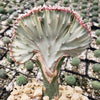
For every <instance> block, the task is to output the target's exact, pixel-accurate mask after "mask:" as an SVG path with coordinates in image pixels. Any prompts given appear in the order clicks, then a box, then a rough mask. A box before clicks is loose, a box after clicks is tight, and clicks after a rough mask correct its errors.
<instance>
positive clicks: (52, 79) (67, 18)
mask: <svg viewBox="0 0 100 100" xmlns="http://www.w3.org/2000/svg"><path fill="white" fill-rule="evenodd" d="M89 33H90V30H89V29H88V28H87V26H86V25H85V24H84V23H83V21H82V20H81V19H80V16H79V15H78V14H77V13H75V12H73V11H71V10H70V9H68V8H65V7H60V6H52V7H51V6H45V5H44V6H43V7H35V8H33V10H31V11H29V12H28V13H27V14H25V15H22V16H21V17H19V25H18V27H17V28H16V32H15V34H16V35H14V36H13V39H12V45H11V48H10V51H11V56H12V58H13V59H14V60H15V61H16V62H18V63H25V62H27V61H28V60H30V59H31V58H33V56H34V55H35V56H36V57H35V58H36V59H35V60H36V62H37V65H38V66H39V67H40V69H41V71H42V75H43V78H44V86H45V87H46V91H45V92H44V95H48V96H49V98H50V100H51V99H52V98H53V97H54V96H57V95H58V94H59V86H58V81H57V78H58V73H59V70H60V67H61V65H62V63H63V60H64V58H65V57H67V56H72V57H74V56H76V55H78V54H80V53H81V52H82V51H83V50H85V49H86V48H87V47H88V46H89V43H90V40H91V39H90V34H89Z"/></svg>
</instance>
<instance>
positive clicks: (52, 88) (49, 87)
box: [37, 56, 65, 100]
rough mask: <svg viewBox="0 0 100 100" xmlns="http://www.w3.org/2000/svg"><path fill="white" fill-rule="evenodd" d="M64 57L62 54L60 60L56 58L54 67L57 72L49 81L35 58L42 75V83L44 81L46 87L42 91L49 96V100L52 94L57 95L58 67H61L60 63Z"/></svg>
mask: <svg viewBox="0 0 100 100" xmlns="http://www.w3.org/2000/svg"><path fill="white" fill-rule="evenodd" d="M64 58H65V56H63V57H62V58H61V59H60V60H58V61H59V62H57V67H56V70H57V74H56V75H55V76H54V77H51V79H52V81H51V82H49V81H48V79H46V77H45V73H44V71H43V69H42V65H41V62H40V61H39V60H38V59H37V64H38V66H39V67H40V68H41V71H42V76H43V83H44V86H45V88H46V91H44V95H47V96H49V99H50V100H51V99H52V98H53V97H54V96H58V95H59V84H58V73H59V70H60V67H61V65H62V63H63V61H64ZM49 77H50V76H49ZM49 77H48V78H49Z"/></svg>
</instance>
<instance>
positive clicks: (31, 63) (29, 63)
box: [25, 60, 33, 71]
mask: <svg viewBox="0 0 100 100" xmlns="http://www.w3.org/2000/svg"><path fill="white" fill-rule="evenodd" d="M25 67H26V69H27V70H28V71H31V70H32V69H33V62H32V61H31V60H29V61H27V62H25Z"/></svg>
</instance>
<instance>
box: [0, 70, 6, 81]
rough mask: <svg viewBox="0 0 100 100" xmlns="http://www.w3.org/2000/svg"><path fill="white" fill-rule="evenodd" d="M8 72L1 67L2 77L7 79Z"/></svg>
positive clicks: (0, 73)
mask: <svg viewBox="0 0 100 100" xmlns="http://www.w3.org/2000/svg"><path fill="white" fill-rule="evenodd" d="M7 76H8V75H7V73H6V71H5V70H4V69H0V78H2V79H6V78H7Z"/></svg>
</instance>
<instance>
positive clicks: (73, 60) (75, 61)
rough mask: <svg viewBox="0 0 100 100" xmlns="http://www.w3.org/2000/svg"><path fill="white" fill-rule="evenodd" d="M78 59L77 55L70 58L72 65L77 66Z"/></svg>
mask: <svg viewBox="0 0 100 100" xmlns="http://www.w3.org/2000/svg"><path fill="white" fill-rule="evenodd" d="M80 62H81V61H80V59H79V58H77V57H74V58H73V59H72V65H73V66H78V65H79V64H80Z"/></svg>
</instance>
